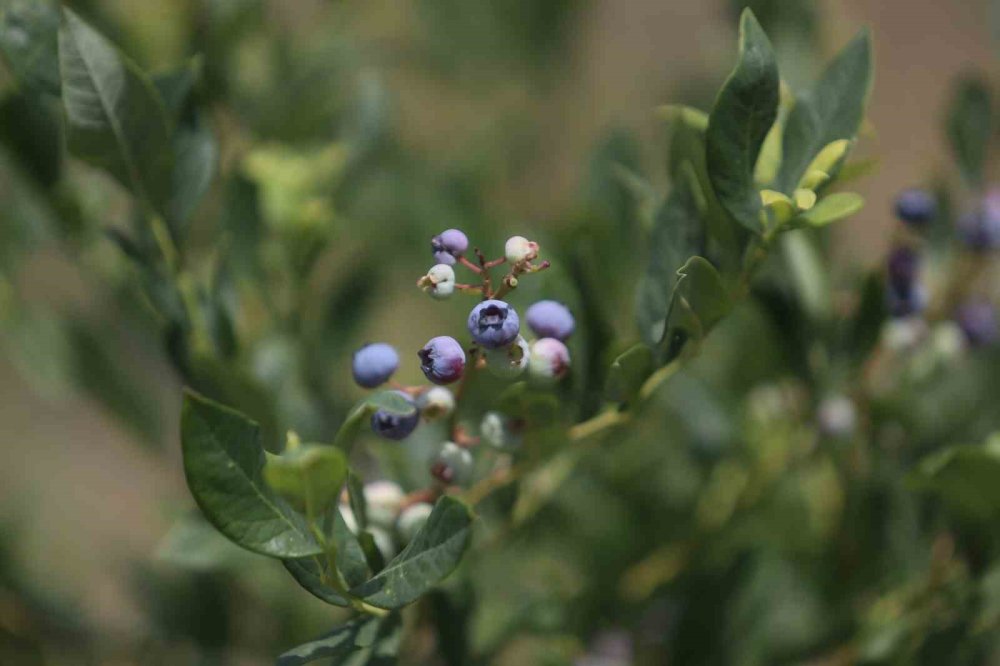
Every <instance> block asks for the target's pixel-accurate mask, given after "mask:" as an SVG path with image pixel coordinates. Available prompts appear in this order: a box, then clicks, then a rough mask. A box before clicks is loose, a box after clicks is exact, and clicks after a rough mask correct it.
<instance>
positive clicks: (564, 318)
mask: <svg viewBox="0 0 1000 666" xmlns="http://www.w3.org/2000/svg"><path fill="white" fill-rule="evenodd" d="M524 319H525V321H527V322H528V326H530V327H531V330H533V331H534V332H535V334H536V335H538V337H540V338H555V339H557V340H565V339H566V338H568V337H569V336H570V335H571V334H572V333H573V329H574V327H575V326H576V321H575V320H574V319H573V314H572V313H571V312H570V311H569V308H567V307H566V306H565V305H563V304H562V303H559V302H557V301H538V302H537V303H535V304H534V305H532V306H531V307H530V308H528V311H527V312H526V313H525V315H524Z"/></svg>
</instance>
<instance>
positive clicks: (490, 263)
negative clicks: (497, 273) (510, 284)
mask: <svg viewBox="0 0 1000 666" xmlns="http://www.w3.org/2000/svg"><path fill="white" fill-rule="evenodd" d="M505 263H507V257H500V258H499V259H494V260H493V261H487V262H486V268H488V269H489V268H496V267H497V266H502V265H504V264H505Z"/></svg>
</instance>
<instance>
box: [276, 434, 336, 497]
mask: <svg viewBox="0 0 1000 666" xmlns="http://www.w3.org/2000/svg"><path fill="white" fill-rule="evenodd" d="M264 479H265V480H266V481H267V483H268V485H270V486H271V488H272V490H274V491H275V492H276V493H278V494H279V495H281V496H282V497H285V498H286V499H289V500H293V501H294V502H295V503H296V505H297V506H304V507H313V508H314V510H316V511H321V510H324V509H325V508H326V507H327V506H328V505H329V504H330V502H332V501H333V500H335V499H336V498H337V496H338V495H339V494H340V489H341V488H342V487H343V485H344V481H346V480H347V457H346V456H344V453H343V451H341V450H340V449H338V448H335V447H332V446H324V445H321V444H303V445H300V446H299V447H296V448H293V449H291V450H286V451H285V452H284V453H282V454H281V455H280V456H276V455H267V462H266V463H265V465H264Z"/></svg>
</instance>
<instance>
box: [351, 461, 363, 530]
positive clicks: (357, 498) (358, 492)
mask: <svg viewBox="0 0 1000 666" xmlns="http://www.w3.org/2000/svg"><path fill="white" fill-rule="evenodd" d="M347 498H348V501H349V502H350V505H351V511H352V512H353V513H354V520H355V522H357V524H358V529H359V530H366V529H368V504H366V503H365V487H364V484H363V483H362V482H361V477H360V476H358V475H357V474H355V473H354V472H351V471H348V473H347Z"/></svg>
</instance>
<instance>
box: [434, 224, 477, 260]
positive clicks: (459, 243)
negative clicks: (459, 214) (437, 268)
mask: <svg viewBox="0 0 1000 666" xmlns="http://www.w3.org/2000/svg"><path fill="white" fill-rule="evenodd" d="M468 249H469V239H468V237H466V235H465V234H464V233H462V232H461V231H459V230H458V229H447V230H445V231H442V232H441V233H439V234H438V235H437V236H435V237H434V238H432V239H431V252H432V253H433V254H434V261H436V262H438V263H439V264H448V265H449V266H453V265H455V263H456V262H457V261H458V259H459V258H460V257H461V256H462V255H463V254H465V251H466V250H468Z"/></svg>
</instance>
